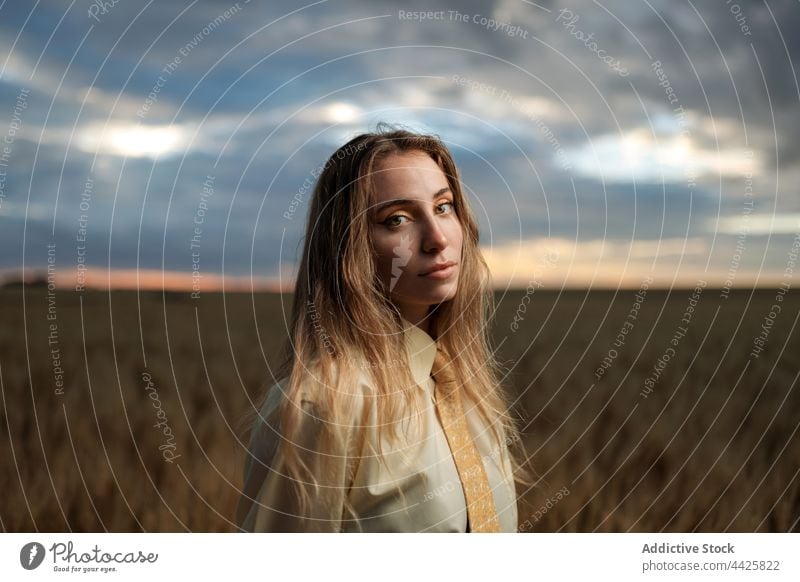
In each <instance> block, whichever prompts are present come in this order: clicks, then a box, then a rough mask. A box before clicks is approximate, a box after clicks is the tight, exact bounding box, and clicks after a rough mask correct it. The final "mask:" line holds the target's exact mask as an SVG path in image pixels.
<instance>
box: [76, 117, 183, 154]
mask: <svg viewBox="0 0 800 582" xmlns="http://www.w3.org/2000/svg"><path fill="white" fill-rule="evenodd" d="M187 133H188V132H187V131H186V130H185V129H183V128H181V127H180V126H177V125H166V126H149V125H127V124H126V125H109V126H108V127H103V126H97V125H91V126H88V127H86V128H84V129H82V130H81V131H80V134H79V135H78V137H77V140H76V143H77V145H78V147H79V148H81V149H82V150H84V151H86V152H90V153H97V154H100V155H102V154H108V155H116V156H127V157H137V158H139V157H150V158H155V157H159V156H165V155H169V154H174V153H178V152H180V151H182V150H184V149H185V148H186V145H187V143H188V139H187V137H188V136H187Z"/></svg>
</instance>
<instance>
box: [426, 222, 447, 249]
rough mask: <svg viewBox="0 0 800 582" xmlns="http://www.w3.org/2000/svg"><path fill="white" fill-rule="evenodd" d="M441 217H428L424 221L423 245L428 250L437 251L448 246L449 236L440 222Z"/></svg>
mask: <svg viewBox="0 0 800 582" xmlns="http://www.w3.org/2000/svg"><path fill="white" fill-rule="evenodd" d="M438 218H439V217H428V218H426V219H425V221H424V226H423V229H424V232H423V234H422V237H423V239H422V247H423V250H425V251H426V252H435V251H440V250H442V249H444V248H445V247H446V246H447V236H446V235H445V233H444V230H442V226H441V225H440V224H438Z"/></svg>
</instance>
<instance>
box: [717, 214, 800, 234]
mask: <svg viewBox="0 0 800 582" xmlns="http://www.w3.org/2000/svg"><path fill="white" fill-rule="evenodd" d="M708 228H709V230H711V231H712V232H717V233H718V234H740V233H745V234H748V233H749V234H798V233H800V213H787V214H743V215H740V216H726V217H725V218H720V219H719V224H716V221H714V220H709V221H708Z"/></svg>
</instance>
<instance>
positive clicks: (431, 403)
mask: <svg viewBox="0 0 800 582" xmlns="http://www.w3.org/2000/svg"><path fill="white" fill-rule="evenodd" d="M402 321H403V326H404V334H405V344H406V349H407V350H408V355H409V362H410V364H411V368H412V369H411V371H412V375H413V377H414V379H415V381H416V382H417V384H418V386H419V389H420V390H424V391H425V393H426V395H427V397H426V399H425V400H426V403H427V406H426V407H425V408H424V414H423V415H422V416H421V417H413V416H412V418H418V419H419V418H421V419H423V422H422V424H423V426H420V427H417V428H418V429H422V433H420V432H416V433H415V431H413V430H411V431H404V435H405V434H411V435H414V436H413V437H412V438H413V439H414V440H413V441H411V442H409V441H408V440H406V441H405V442H403V441H401V443H402V444H394V445H392V446H390V445H388V444H387V443H388V442H387V441H385V440H384V444H383V451H384V456H383V458H382V459H381V458H379V457H377V456H376V455H375V454H373V453H372V452H369V453H367V452H365V451H361V452H357V451H353V450H352V449H351V452H352V453H353V458H350V459H348V458H345V457H346V456H345V455H342V460H341V462H340V463H338V464H337V468H336V471H335V475H333V476H332V477H333V481H332V482H333V483H334V484H336V485H337V486H335V487H323V488H321V489H320V491H321V493H319V494H318V495H317V496H316V497H314V498H313V500H312V504H311V505H312V507H311V510H310V515H309V516H307V518H304V517H301V516H297V515H294V514H293V512H292V511H291V509H290V508H291V507H292V501H291V499H289V497H288V496H289V495H291V492H292V487H291V483H290V482H289V481H288V479H289V478H288V477H286V476H284V475H283V473H284V471H283V470H282V458H281V455H276V450H277V446H278V439H279V437H278V436H277V433H276V431H275V430H273V429H272V428H270V427H268V426H266V425H265V422H264V419H266V418H269V416H270V413H271V412H273V411H274V410H275V409H276V408H277V406H278V405H279V403H280V399H281V397H282V395H283V389H284V387H285V385H286V379H283V380H282V381H280V382H278V383H277V384H274V385H273V386H272V388H271V389H270V391H269V393H268V396H267V398H266V401H265V403H264V406H263V407H262V409H261V414H260V418H259V420H258V422H257V427H256V430H254V431H253V437H252V439H251V442H250V451H249V454H248V455H247V461H246V463H245V479H244V487H243V491H242V497H241V499H240V501H239V506H238V508H237V516H236V519H237V523H238V525H239V527H240V528H241V529H242V530H244V531H259V532H269V531H277V532H288V531H343V532H358V531H362V532H462V533H463V532H466V529H467V509H466V502H465V498H464V491H463V488H462V485H461V481H460V479H459V476H458V472H457V470H456V466H455V463H454V461H453V456H452V453H451V451H450V447H449V445H448V443H447V438H446V436H445V434H444V432H443V430H442V427H441V423H440V421H439V418H438V415H437V414H436V408H435V400H434V386H435V383H434V380H433V378H432V377H431V368H432V367H433V360H434V357H435V355H436V343H435V342H434V340H433V338H431V336H430V335H428V334H427V333H426V332H425V331H423V330H422V329H420V328H419V327H417V326H416V325H413V324H412V323H409V322H408V321H406V320H405V319H403V320H402ZM361 376H362V377H361V379H360V381H361V382H365V383H369V382H370V378H369V375H368V374H362V375H361ZM362 388H363V389H365V390H369V389H370V388H369V385H366V386H363V387H362ZM463 402H464V408H465V411H466V416H467V426H468V428H469V431H470V434H471V435H472V437H473V439H474V440H475V445H476V447H477V449H478V453H479V454H480V455H481V457H482V459H483V464H484V467H485V468H486V474H487V476H488V478H489V485H490V486H491V488H492V492H493V495H494V503H495V508H496V510H497V515H498V518H499V521H500V529H501V531H503V532H516V531H517V519H518V518H517V498H516V492H515V488H514V483H513V479H512V474H511V464H510V462H509V458H508V449H507V443H502V446H501V445H499V444H498V443H497V442H496V441H495V440H494V439H493V438H492V432H491V431H490V430H488V427H486V425H485V423H483V421H482V419H481V418H480V416H479V415H478V412H477V410H476V409H475V408H474V404H473V403H472V402H471V401H470V400H469V398H468V397H467V396H466V395H465V396H464V398H463ZM371 414H372V417H371V419H370V421H369V423H368V424H367V426H366V427H364V430H366V431H368V432H367V434H366V438H368V439H372V440H371V443H373V445H374V446H375V450H378V449H377V445H375V443H376V438H377V437H376V422H375V418H376V406H375V405H374V404H373V405H372V409H371ZM359 416H360V415H359ZM355 418H356V415H354V424H360V421H356V420H355ZM309 426H312V425H311V424H309ZM312 431H313V429H312V430H311V431H309V432H312ZM420 435H421V437H420ZM354 441H355V439H352V441H348V442H354ZM314 442H315V435H314V434H308V436H307V439H305V442H304V443H298V444H299V445H300V446H305V447H307V448H308V449H309V450H315V449H314ZM362 455H363V456H362ZM359 456H361V458H360V459H358V458H357V457H359ZM355 461H357V462H358V465H357V468H356V470H355V475H354V476H353V481H352V483H348V482H347V481H348V479H347V475H348V474H350V472H351V471H350V469H351V468H352V467H351V465H350V463H352V462H355ZM330 482H331V481H330V480H327V479H326V484H328V483H330ZM338 485H340V486H338ZM345 496H346V498H347V500H348V501H349V503H350V504H351V505H352V507H353V508H354V510H355V512H356V515H357V518H353V517H352V516H351V515H349V514H347V515H345V514H344V513H343V509H344V501H345ZM251 499H254V500H255V501H252V500H251Z"/></svg>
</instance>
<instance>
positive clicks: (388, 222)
mask: <svg viewBox="0 0 800 582" xmlns="http://www.w3.org/2000/svg"><path fill="white" fill-rule="evenodd" d="M400 218H406V219H407V218H408V217H406V216H403V215H402V214H395V215H394V216H390V217H389V218H387V219H386V220H384V221H383V224H385V225H386V226H389V227H397V226H400V224H402V223H400V224H398V223H397V222H394V221H396V220H399V219H400Z"/></svg>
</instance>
